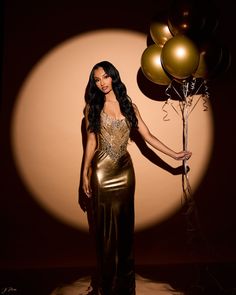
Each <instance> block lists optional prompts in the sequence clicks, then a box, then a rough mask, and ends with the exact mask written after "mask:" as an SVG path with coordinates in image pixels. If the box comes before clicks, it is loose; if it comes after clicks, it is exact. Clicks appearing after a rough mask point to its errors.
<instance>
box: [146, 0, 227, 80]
mask: <svg viewBox="0 0 236 295" xmlns="http://www.w3.org/2000/svg"><path fill="white" fill-rule="evenodd" d="M218 23H219V21H218V17H217V13H215V11H214V9H213V7H212V5H209V6H207V4H206V1H203V0H175V1H173V2H172V5H171V6H170V10H169V12H168V15H166V16H164V17H163V16H162V17H160V18H156V19H155V20H153V21H152V22H151V25H150V36H151V38H152V40H153V43H152V44H151V45H149V46H148V47H147V48H146V49H145V50H144V52H143V54H142V57H141V69H142V72H143V74H144V75H145V76H146V78H148V79H149V80H150V81H152V82H154V83H156V84H159V85H169V84H170V83H171V82H172V81H173V80H175V81H177V82H180V83H183V82H185V81H188V80H191V79H197V78H200V79H203V80H206V81H207V80H210V79H213V78H216V77H217V76H219V74H222V73H224V72H226V71H227V70H228V68H229V66H230V63H231V55H230V52H229V51H228V49H227V48H225V47H224V46H223V45H221V44H220V43H219V41H218V39H217V38H214V34H215V32H216V29H217V27H218Z"/></svg>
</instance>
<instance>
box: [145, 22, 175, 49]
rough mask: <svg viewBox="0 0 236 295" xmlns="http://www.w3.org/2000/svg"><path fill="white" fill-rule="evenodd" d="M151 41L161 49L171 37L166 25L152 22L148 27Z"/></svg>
mask: <svg viewBox="0 0 236 295" xmlns="http://www.w3.org/2000/svg"><path fill="white" fill-rule="evenodd" d="M150 35H151V37H152V40H153V41H154V42H155V43H156V44H157V45H158V46H160V47H163V46H164V44H165V43H166V41H167V40H169V39H170V38H172V37H173V35H172V34H171V32H170V30H169V27H168V25H167V24H165V23H163V22H160V21H154V22H152V23H151V25H150Z"/></svg>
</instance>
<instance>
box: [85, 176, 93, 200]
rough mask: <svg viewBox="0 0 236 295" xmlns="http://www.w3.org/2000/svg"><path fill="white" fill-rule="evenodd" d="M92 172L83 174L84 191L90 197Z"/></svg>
mask: <svg viewBox="0 0 236 295" xmlns="http://www.w3.org/2000/svg"><path fill="white" fill-rule="evenodd" d="M90 174H91V173H88V175H84V176H83V191H84V193H85V194H86V196H87V197H88V198H90V197H91V196H92V189H91V187H90Z"/></svg>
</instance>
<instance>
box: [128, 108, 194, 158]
mask: <svg viewBox="0 0 236 295" xmlns="http://www.w3.org/2000/svg"><path fill="white" fill-rule="evenodd" d="M133 107H134V111H135V114H136V117H137V119H138V131H139V133H140V134H141V135H142V137H143V139H144V140H145V141H146V142H147V143H149V144H150V145H151V146H152V147H154V148H155V149H156V150H158V151H160V152H162V153H164V154H166V155H168V156H170V157H172V158H174V159H176V160H185V159H189V158H190V157H191V155H192V153H190V152H188V151H181V152H175V151H173V150H172V149H170V148H169V147H168V146H166V145H165V144H164V143H162V142H161V141H160V140H159V139H157V138H156V137H155V136H154V135H153V134H152V133H151V132H150V131H149V129H148V127H147V125H146V124H145V123H144V121H143V119H142V117H141V115H140V113H139V110H138V108H137V106H136V105H135V104H133Z"/></svg>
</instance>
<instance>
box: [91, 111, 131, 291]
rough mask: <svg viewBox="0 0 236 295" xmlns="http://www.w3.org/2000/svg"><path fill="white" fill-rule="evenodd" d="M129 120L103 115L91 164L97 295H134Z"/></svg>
mask: <svg viewBox="0 0 236 295" xmlns="http://www.w3.org/2000/svg"><path fill="white" fill-rule="evenodd" d="M129 135H130V128H129V124H128V123H127V121H126V119H122V120H116V119H113V118H111V117H109V116H108V115H107V114H106V113H105V112H104V111H102V112H101V131H100V133H99V134H98V138H97V139H98V148H97V150H96V152H95V155H94V158H93V161H92V176H91V187H92V192H93V200H94V214H95V217H94V226H95V238H96V250H97V262H98V290H99V291H98V294H102V295H134V294H135V271H134V253H133V238H134V189H135V175H134V169H133V164H132V161H131V158H130V155H129V153H128V151H127V144H128V140H129Z"/></svg>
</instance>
